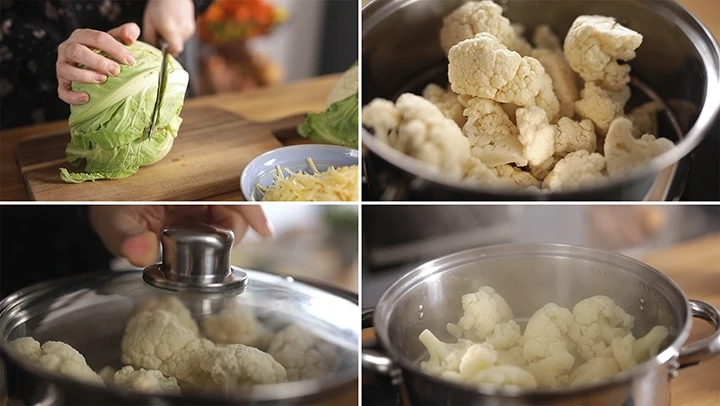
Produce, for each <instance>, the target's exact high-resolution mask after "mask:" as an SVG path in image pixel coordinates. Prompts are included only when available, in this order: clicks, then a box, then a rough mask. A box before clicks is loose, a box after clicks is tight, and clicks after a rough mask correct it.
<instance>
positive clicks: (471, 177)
mask: <svg viewBox="0 0 720 406" xmlns="http://www.w3.org/2000/svg"><path fill="white" fill-rule="evenodd" d="M465 166H466V170H465V177H464V178H463V180H464V181H466V182H482V183H484V184H485V185H487V186H490V187H496V188H504V189H515V188H517V187H518V185H519V182H516V181H515V180H513V179H511V178H510V177H505V176H501V175H500V174H499V172H498V171H497V168H490V167H489V166H487V165H485V164H484V163H483V162H482V161H480V160H479V159H477V158H475V157H471V158H470V160H468V161H467V163H466V165H465Z"/></svg>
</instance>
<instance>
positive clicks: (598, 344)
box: [568, 296, 635, 361]
mask: <svg viewBox="0 0 720 406" xmlns="http://www.w3.org/2000/svg"><path fill="white" fill-rule="evenodd" d="M573 316H574V317H575V323H574V324H573V325H572V326H571V327H570V331H569V334H568V335H569V337H570V340H572V342H573V343H575V345H576V352H577V354H578V355H579V356H580V357H581V358H582V359H583V360H584V361H589V360H590V359H592V358H595V357H598V356H605V355H607V351H608V348H609V347H610V344H611V343H612V341H613V340H614V339H615V338H618V337H623V336H625V335H626V334H628V333H629V332H630V330H631V329H632V328H633V325H634V324H635V319H634V318H633V316H631V315H629V314H627V313H626V312H625V310H623V309H622V308H621V307H620V306H618V305H617V304H615V302H614V301H613V300H612V299H610V298H609V297H607V296H593V297H590V298H587V299H585V300H582V301H580V302H578V303H577V304H576V305H575V307H574V308H573Z"/></svg>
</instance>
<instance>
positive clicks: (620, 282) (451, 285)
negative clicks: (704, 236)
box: [375, 244, 689, 369]
mask: <svg viewBox="0 0 720 406" xmlns="http://www.w3.org/2000/svg"><path fill="white" fill-rule="evenodd" d="M482 286H490V287H492V288H494V289H495V290H496V291H497V292H498V293H499V294H500V295H501V296H502V297H503V298H504V299H505V300H506V301H507V302H508V304H509V305H510V307H511V309H512V310H513V313H514V316H515V319H516V320H517V321H518V322H519V324H520V325H521V327H523V328H524V322H527V320H528V319H529V318H530V317H531V316H532V315H533V313H534V312H535V311H537V310H538V309H540V308H541V307H542V306H544V305H546V304H547V303H550V302H552V303H555V304H557V305H559V306H562V307H565V308H568V309H569V310H571V311H572V308H573V306H574V305H575V304H576V303H577V302H579V301H581V300H583V299H587V298H589V297H591V296H595V295H605V296H608V297H610V298H612V299H613V300H614V301H615V302H616V303H617V304H618V305H620V306H621V307H622V308H623V309H625V311H627V312H628V313H629V314H631V315H633V316H634V317H635V326H634V328H633V334H634V335H635V336H636V337H639V336H642V335H644V334H646V333H647V332H648V331H650V329H652V328H653V327H654V326H656V325H659V324H660V325H664V326H666V327H667V328H668V330H669V332H670V336H669V337H668V339H667V341H666V344H667V345H670V344H671V343H672V346H673V347H678V348H679V345H680V344H679V343H678V341H680V340H677V339H678V338H679V337H681V336H683V335H685V336H686V335H687V329H688V328H689V327H688V326H687V323H688V308H687V304H686V303H687V301H686V299H685V297H684V295H683V293H682V292H681V291H680V290H679V289H678V288H677V287H676V286H675V285H674V283H673V282H672V281H670V280H669V279H667V278H666V277H665V276H664V275H662V274H660V273H659V272H657V271H654V270H653V269H652V268H650V267H648V266H647V265H644V264H642V263H640V262H636V261H634V260H631V259H629V258H625V257H621V256H617V255H615V254H608V253H603V252H600V251H595V250H590V249H584V248H580V247H570V246H562V245H547V244H513V245H503V246H495V247H483V248H479V249H474V250H470V251H465V252H461V253H458V254H453V255H450V256H447V257H444V258H441V259H438V260H435V261H431V262H428V263H426V264H424V265H422V266H420V267H419V268H417V269H416V270H414V271H412V272H411V273H409V274H408V275H406V276H404V277H403V278H402V279H400V280H398V281H397V282H396V283H395V284H393V285H392V286H391V287H390V288H389V289H388V290H387V291H386V292H385V294H383V296H382V297H381V298H380V301H379V302H378V306H377V308H376V310H375V326H376V328H377V333H378V335H379V337H380V340H381V342H382V344H383V345H384V346H385V348H386V349H388V350H389V352H390V354H392V356H393V357H394V358H395V359H397V360H399V361H400V362H401V363H402V364H404V365H405V366H410V367H413V366H414V367H416V368H417V369H419V362H420V361H422V360H424V359H426V358H427V351H426V349H425V347H424V346H423V345H422V343H421V342H420V340H419V339H418V336H419V335H420V333H421V332H422V331H423V330H424V329H430V331H432V332H433V333H434V334H435V335H436V336H437V337H438V338H439V339H440V340H443V341H446V342H454V341H455V338H454V337H453V336H451V335H450V334H449V333H448V332H447V330H446V325H447V323H456V322H457V321H458V320H459V319H460V317H461V316H462V304H461V297H462V295H464V294H467V293H472V292H475V291H477V289H478V288H480V287H482ZM683 340H684V338H683ZM667 345H665V346H664V347H663V348H667ZM676 349H677V348H676ZM661 351H662V350H661ZM663 362H664V361H663Z"/></svg>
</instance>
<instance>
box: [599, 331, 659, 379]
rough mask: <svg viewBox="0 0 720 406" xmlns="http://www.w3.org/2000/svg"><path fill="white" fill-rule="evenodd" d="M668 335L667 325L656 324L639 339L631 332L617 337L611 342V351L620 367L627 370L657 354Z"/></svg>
mask: <svg viewBox="0 0 720 406" xmlns="http://www.w3.org/2000/svg"><path fill="white" fill-rule="evenodd" d="M668 335H669V332H668V329H667V328H666V327H665V326H655V327H653V328H652V330H650V331H649V332H648V333H647V334H645V336H643V337H641V338H640V339H637V340H636V339H635V337H634V336H633V335H632V333H629V334H627V335H625V336H623V337H616V338H615V339H614V340H613V341H612V343H611V344H610V352H611V354H612V357H613V359H614V360H615V361H616V362H617V364H618V365H619V366H620V369H621V370H622V371H625V370H627V369H630V368H632V367H634V366H636V365H638V364H640V363H643V362H645V361H647V360H649V359H650V358H652V357H654V356H656V355H657V354H658V352H659V350H660V346H661V345H662V343H663V342H664V341H665V338H667V336H668Z"/></svg>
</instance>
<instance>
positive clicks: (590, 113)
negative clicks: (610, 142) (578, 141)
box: [575, 82, 630, 135]
mask: <svg viewBox="0 0 720 406" xmlns="http://www.w3.org/2000/svg"><path fill="white" fill-rule="evenodd" d="M628 100H630V88H629V87H627V86H625V87H623V88H622V89H620V90H618V91H608V90H605V89H603V88H601V87H599V86H597V85H595V84H593V83H590V82H588V83H585V87H584V88H583V90H582V92H581V93H580V100H578V101H577V102H575V111H576V112H577V114H578V116H580V117H581V118H583V119H589V120H590V121H592V122H593V124H595V129H596V131H597V133H598V134H599V135H605V134H606V133H607V131H608V129H609V128H610V124H611V123H612V122H613V120H615V119H616V118H618V117H621V116H623V114H624V111H625V104H626V103H627V102H628Z"/></svg>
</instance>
